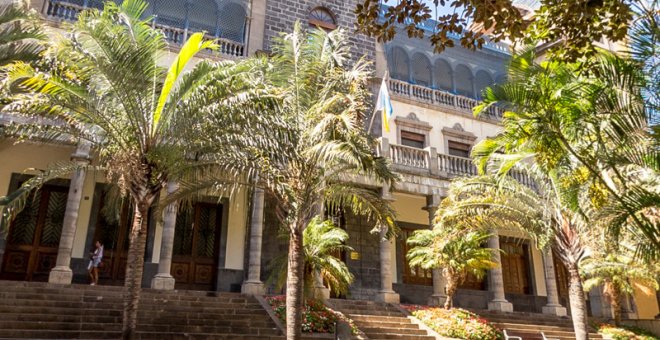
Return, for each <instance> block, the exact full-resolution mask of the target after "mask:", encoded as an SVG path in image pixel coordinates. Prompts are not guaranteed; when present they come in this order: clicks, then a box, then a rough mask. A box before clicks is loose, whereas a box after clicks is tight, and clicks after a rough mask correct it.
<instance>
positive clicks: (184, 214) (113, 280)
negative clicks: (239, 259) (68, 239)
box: [92, 195, 222, 290]
mask: <svg viewBox="0 0 660 340" xmlns="http://www.w3.org/2000/svg"><path fill="white" fill-rule="evenodd" d="M110 204H112V203H110V202H109V200H107V199H106V197H105V195H103V197H102V198H101V204H100V209H99V212H98V216H99V217H98V218H97V226H96V232H95V236H94V242H95V241H96V240H100V241H101V242H102V243H103V244H104V249H105V251H104V258H103V262H104V264H105V266H104V268H103V269H102V271H101V273H100V278H101V281H102V282H101V283H102V284H103V283H105V284H113V285H122V284H123V283H124V279H125V272H126V263H127V257H128V246H129V233H130V228H131V219H132V216H133V207H132V205H131V204H129V202H128V200H126V202H123V203H121V204H116V203H115V204H113V205H116V207H114V206H110ZM149 215H150V216H149V217H150V218H154V217H155V216H153V215H152V214H149ZM221 222H222V206H221V205H216V204H206V203H197V204H194V205H193V206H192V207H187V208H182V209H180V211H179V213H178V215H177V221H176V229H175V234H174V244H173V258H172V268H171V274H172V276H174V278H175V279H176V288H177V289H191V290H213V288H214V286H215V277H216V272H217V269H216V268H217V259H218V254H219V240H220V237H219V235H220V226H221ZM152 227H153V223H149V228H152ZM151 234H153V233H149V235H151ZM92 243H93V242H92ZM145 260H146V261H149V260H150V259H149V258H145Z"/></svg>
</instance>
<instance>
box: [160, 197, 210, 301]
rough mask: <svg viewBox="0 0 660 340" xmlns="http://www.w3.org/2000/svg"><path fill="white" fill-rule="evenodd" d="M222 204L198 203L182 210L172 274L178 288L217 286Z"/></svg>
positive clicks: (177, 220) (179, 218) (175, 242)
mask: <svg viewBox="0 0 660 340" xmlns="http://www.w3.org/2000/svg"><path fill="white" fill-rule="evenodd" d="M221 224H222V206H221V205H216V204H207V203H197V204H195V205H194V206H193V207H192V208H188V209H182V210H181V211H179V214H178V215H177V219H176V229H175V232H174V244H173V254H172V255H173V256H172V269H171V274H172V276H173V277H174V279H175V280H176V281H175V282H176V287H177V289H191V290H193V289H194V290H207V291H211V290H214V289H215V278H216V273H217V263H218V262H217V260H218V254H219V245H220V226H221Z"/></svg>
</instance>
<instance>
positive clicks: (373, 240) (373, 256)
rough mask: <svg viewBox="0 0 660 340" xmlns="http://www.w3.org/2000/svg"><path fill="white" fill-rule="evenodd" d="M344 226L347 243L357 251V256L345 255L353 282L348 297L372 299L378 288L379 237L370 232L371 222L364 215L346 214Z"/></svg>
mask: <svg viewBox="0 0 660 340" xmlns="http://www.w3.org/2000/svg"><path fill="white" fill-rule="evenodd" d="M345 228H346V231H347V232H348V235H349V239H348V245H349V246H351V247H353V249H354V250H355V252H357V253H358V258H357V259H353V258H351V255H350V254H347V256H346V262H347V264H348V267H349V269H350V270H351V273H353V275H355V282H354V283H353V285H352V286H351V288H350V295H349V298H350V299H358V300H367V299H368V300H373V299H374V296H375V294H376V292H378V290H379V289H380V257H379V237H378V235H377V234H374V233H371V229H373V223H372V222H370V221H368V220H367V218H366V217H362V216H355V215H352V214H346V216H345Z"/></svg>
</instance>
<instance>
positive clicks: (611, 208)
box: [473, 51, 660, 261]
mask: <svg viewBox="0 0 660 340" xmlns="http://www.w3.org/2000/svg"><path fill="white" fill-rule="evenodd" d="M535 60H536V56H535V54H534V53H533V52H532V51H527V52H525V53H522V54H521V55H516V56H514V57H513V58H512V62H511V66H510V68H509V81H508V82H507V83H505V84H501V85H495V86H493V87H490V88H488V89H486V91H485V92H484V96H483V97H484V104H483V105H482V106H480V107H478V108H476V112H477V114H478V113H479V112H481V111H482V110H483V108H485V107H487V106H489V105H499V106H501V107H503V108H504V109H505V110H506V113H505V114H504V119H503V121H502V123H503V130H502V132H501V133H500V134H499V135H497V136H496V137H493V138H488V139H487V140H485V141H483V142H482V143H480V144H479V145H478V146H476V147H475V148H474V150H473V156H474V157H475V158H476V159H477V162H478V163H479V164H480V166H482V167H484V166H485V165H486V164H487V163H488V162H489V160H490V159H491V158H492V157H493V156H494V155H496V154H497V153H502V152H503V153H505V154H506V155H507V158H506V161H503V162H501V163H500V165H501V168H500V169H499V170H498V172H500V173H505V172H506V171H507V170H508V169H510V168H511V167H512V166H514V165H515V164H519V163H521V162H523V163H524V162H526V161H527V160H529V159H534V161H535V162H536V163H537V164H538V165H539V167H540V168H541V169H543V171H545V172H550V171H557V170H558V169H559V168H560V167H566V166H570V167H571V169H570V170H568V172H569V173H570V174H571V175H575V176H581V177H582V178H583V180H584V181H585V182H590V183H591V188H590V191H591V193H592V198H593V199H594V200H598V201H601V207H600V208H602V209H600V211H601V212H602V213H606V216H601V217H600V218H599V219H600V220H603V221H605V220H606V219H607V223H606V225H607V227H608V228H609V229H610V232H611V235H612V236H613V237H619V235H621V234H622V232H624V231H625V230H624V229H627V228H633V229H634V230H635V231H636V232H637V233H638V234H640V235H643V236H644V237H645V240H646V241H645V242H643V243H641V244H640V249H639V250H641V252H640V253H641V254H643V255H645V257H646V259H647V260H649V261H653V260H654V259H657V258H658V257H659V256H660V252H658V249H660V223H658V221H660V219H659V216H660V215H659V214H658V208H657V206H658V203H657V202H660V190H658V189H657V188H658V187H660V186H658V183H660V161H659V160H660V147H659V146H660V138H658V137H657V134H655V135H654V134H653V133H652V132H651V129H649V125H648V107H647V106H645V101H644V97H643V96H642V91H640V88H641V87H643V86H644V85H645V84H646V79H645V77H644V76H643V75H642V74H641V72H640V70H641V69H642V68H641V67H640V65H639V63H638V62H637V61H635V60H630V59H627V58H623V57H618V56H615V55H612V54H609V53H606V52H602V53H601V54H599V55H598V56H596V57H595V58H594V59H592V60H590V63H589V64H588V65H584V64H565V63H560V62H554V61H551V60H550V61H543V62H540V63H538V62H536V61H535ZM500 158H501V159H504V158H502V157H500ZM562 171H563V172H564V173H566V171H567V170H566V169H564V170H562ZM582 174H586V176H583V175H582Z"/></svg>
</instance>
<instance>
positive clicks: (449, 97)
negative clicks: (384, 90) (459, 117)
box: [388, 79, 503, 118]
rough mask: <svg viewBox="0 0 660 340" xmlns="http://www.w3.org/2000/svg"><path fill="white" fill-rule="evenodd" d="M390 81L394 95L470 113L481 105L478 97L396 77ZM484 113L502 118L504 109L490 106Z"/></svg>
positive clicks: (390, 88)
mask: <svg viewBox="0 0 660 340" xmlns="http://www.w3.org/2000/svg"><path fill="white" fill-rule="evenodd" d="M388 82H389V84H388V85H389V90H390V93H392V95H394V96H399V97H404V98H408V99H410V100H414V101H418V102H423V103H428V104H432V105H438V106H444V107H451V108H453V109H455V110H458V111H462V112H465V113H470V114H472V109H473V108H474V107H475V106H477V105H479V101H478V100H476V99H472V98H468V97H464V96H460V95H456V94H452V93H449V92H446V91H443V90H436V89H432V88H430V87H426V86H421V85H414V84H410V83H408V82H405V81H401V80H396V79H389V80H388ZM484 113H485V114H484V116H488V117H491V118H502V113H503V110H502V109H500V108H499V107H497V106H490V107H488V108H487V109H486V110H485V112H484Z"/></svg>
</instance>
